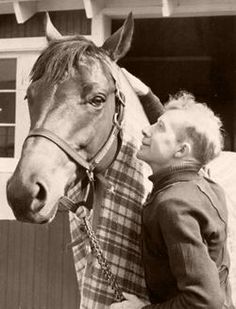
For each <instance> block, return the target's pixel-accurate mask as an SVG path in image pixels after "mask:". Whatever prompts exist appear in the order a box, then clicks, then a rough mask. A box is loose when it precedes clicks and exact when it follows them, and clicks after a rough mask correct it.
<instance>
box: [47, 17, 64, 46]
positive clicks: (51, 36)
mask: <svg viewBox="0 0 236 309" xmlns="http://www.w3.org/2000/svg"><path fill="white" fill-rule="evenodd" d="M45 33H46V38H47V40H48V42H51V41H54V40H60V39H61V38H62V35H61V34H60V32H59V31H58V30H57V29H56V28H55V27H54V25H53V23H52V22H51V19H50V17H49V14H48V12H46V16H45Z"/></svg>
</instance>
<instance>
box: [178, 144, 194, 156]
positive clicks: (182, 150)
mask: <svg viewBox="0 0 236 309" xmlns="http://www.w3.org/2000/svg"><path fill="white" fill-rule="evenodd" d="M191 150H192V147H191V145H190V143H188V142H184V143H182V144H181V145H180V147H179V149H178V151H177V152H176V153H175V157H176V158H184V157H187V156H188V155H189V154H190V153H191Z"/></svg>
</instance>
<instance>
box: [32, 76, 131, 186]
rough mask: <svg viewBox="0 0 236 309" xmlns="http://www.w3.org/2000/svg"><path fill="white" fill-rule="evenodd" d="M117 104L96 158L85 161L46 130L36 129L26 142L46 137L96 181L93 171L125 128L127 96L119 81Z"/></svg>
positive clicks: (90, 179) (116, 91)
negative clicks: (33, 138)
mask: <svg viewBox="0 0 236 309" xmlns="http://www.w3.org/2000/svg"><path fill="white" fill-rule="evenodd" d="M115 84H116V90H115V104H116V112H115V114H114V116H113V126H112V129H111V131H110V134H109V136H108V139H107V141H106V143H105V144H104V145H103V146H102V147H101V149H100V150H99V151H98V152H97V153H96V154H95V156H94V157H93V158H92V159H90V160H86V159H84V158H83V157H82V156H81V155H80V154H79V153H78V152H77V151H76V150H75V149H74V148H72V147H71V146H70V145H69V144H68V143H67V142H66V141H64V140H63V139H62V138H60V137H59V136H58V135H57V134H55V133H53V132H52V131H50V130H48V129H44V128H36V129H33V130H31V131H30V132H29V134H28V136H27V137H26V140H27V139H28V138H30V137H37V136H39V137H44V138H46V139H48V140H50V141H51V142H53V143H54V144H56V145H57V146H58V147H59V148H60V149H62V150H63V151H64V152H65V153H66V154H67V155H68V156H69V157H70V158H71V159H72V160H74V161H75V162H76V163H77V164H78V165H79V166H81V167H83V168H84V169H85V170H86V173H87V176H88V178H89V181H90V182H91V181H93V180H94V176H93V171H94V169H95V168H98V165H99V163H100V162H101V161H102V159H103V158H104V157H105V155H106V154H107V153H108V151H109V150H110V149H111V147H112V145H113V143H114V141H115V139H116V137H117V135H118V133H119V132H120V131H121V129H122V126H123V118H124V107H125V96H124V94H123V93H122V92H121V91H120V90H119V88H118V87H117V81H115Z"/></svg>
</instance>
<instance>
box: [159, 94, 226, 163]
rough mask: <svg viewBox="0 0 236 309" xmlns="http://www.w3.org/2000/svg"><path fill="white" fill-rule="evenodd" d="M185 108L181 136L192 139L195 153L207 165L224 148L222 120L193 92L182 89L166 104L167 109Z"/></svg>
mask: <svg viewBox="0 0 236 309" xmlns="http://www.w3.org/2000/svg"><path fill="white" fill-rule="evenodd" d="M173 109H177V110H183V111H184V112H186V115H187V117H186V118H187V119H186V122H185V123H184V124H183V126H184V127H183V128H184V130H183V133H182V132H181V138H183V139H184V138H186V137H187V138H189V139H190V140H191V141H192V147H193V155H194V157H195V158H196V159H197V160H198V161H199V162H200V163H201V164H202V165H205V164H207V163H208V162H210V161H211V160H213V159H214V158H215V157H217V156H218V155H219V154H220V152H221V150H222V149H223V134H222V122H221V120H220V118H219V117H218V116H216V115H215V114H214V112H213V111H212V110H211V109H210V108H209V107H207V105H206V104H204V103H198V102H196V101H195V98H194V96H193V95H192V94H190V93H187V92H184V91H181V92H179V93H177V94H176V95H175V96H173V97H170V100H169V101H168V102H167V103H166V104H165V110H166V111H167V110H173Z"/></svg>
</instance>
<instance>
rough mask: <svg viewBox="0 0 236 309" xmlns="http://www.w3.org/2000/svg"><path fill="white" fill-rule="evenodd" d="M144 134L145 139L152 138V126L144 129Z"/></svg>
mask: <svg viewBox="0 0 236 309" xmlns="http://www.w3.org/2000/svg"><path fill="white" fill-rule="evenodd" d="M142 134H143V136H145V137H150V136H151V126H147V127H145V128H143V129H142Z"/></svg>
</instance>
